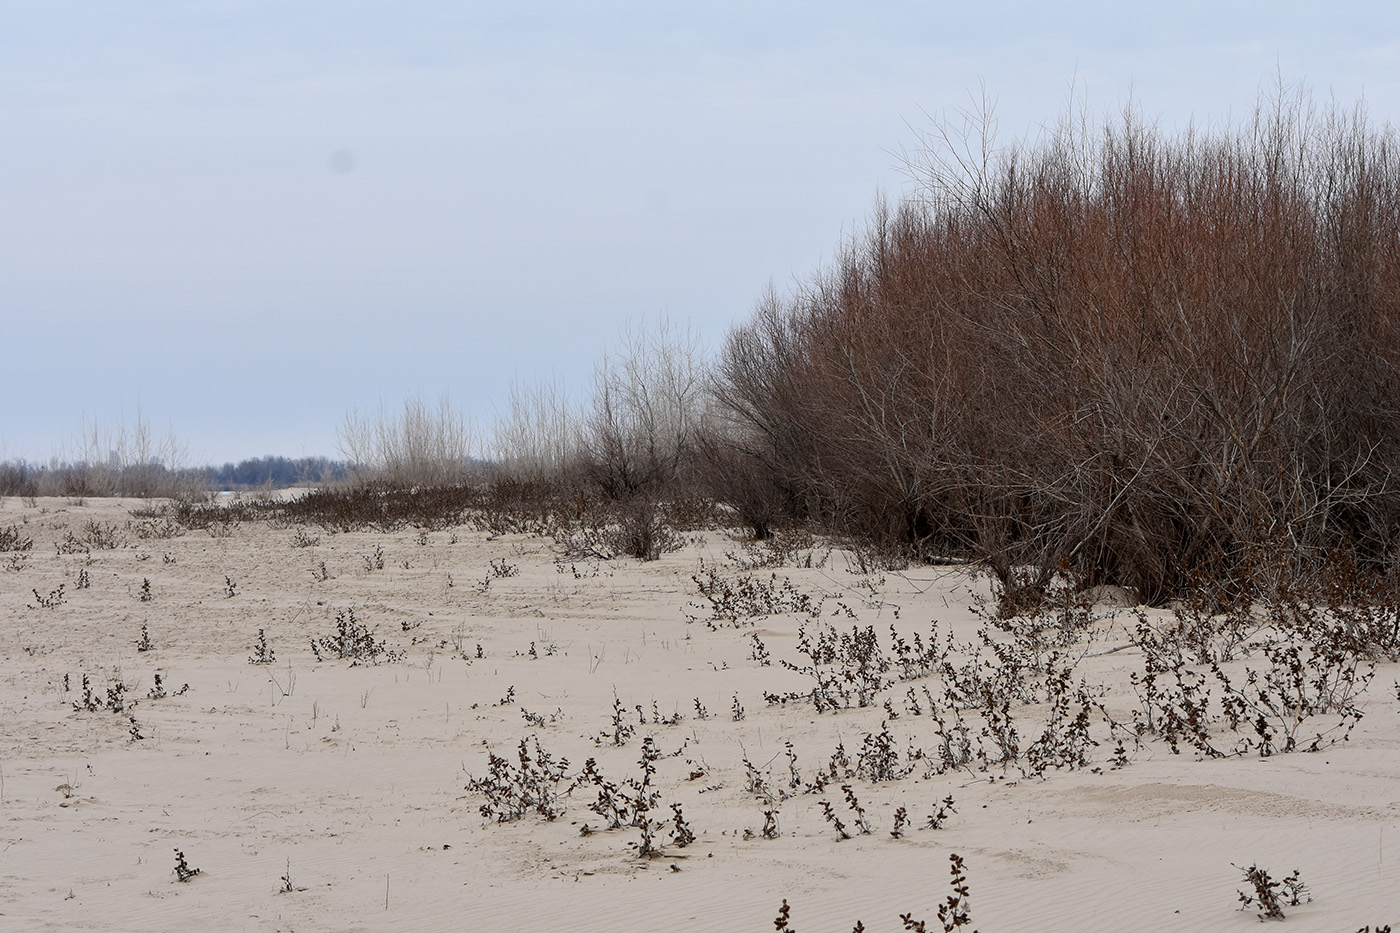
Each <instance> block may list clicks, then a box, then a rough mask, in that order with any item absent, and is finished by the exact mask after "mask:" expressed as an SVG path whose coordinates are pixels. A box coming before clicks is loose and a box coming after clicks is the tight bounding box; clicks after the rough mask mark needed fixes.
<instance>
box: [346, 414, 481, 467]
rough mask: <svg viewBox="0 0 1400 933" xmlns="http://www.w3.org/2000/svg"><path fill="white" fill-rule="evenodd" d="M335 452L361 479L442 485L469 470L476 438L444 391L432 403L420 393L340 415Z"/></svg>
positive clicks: (472, 462) (463, 416)
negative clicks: (395, 404) (393, 405)
mask: <svg viewBox="0 0 1400 933" xmlns="http://www.w3.org/2000/svg"><path fill="white" fill-rule="evenodd" d="M337 439H338V442H339V446H340V452H341V454H342V455H343V456H344V457H345V459H346V460H347V461H349V464H350V468H351V470H352V471H354V472H355V473H356V474H357V475H358V476H359V477H360V478H361V479H362V480H371V479H372V480H375V481H379V482H389V483H394V484H398V485H408V486H444V485H451V484H454V483H461V482H463V481H465V480H466V479H468V478H469V477H471V476H473V474H474V472H475V470H474V465H475V462H474V460H473V455H474V454H475V453H476V450H475V443H476V439H475V436H474V435H473V432H472V426H471V421H470V419H469V418H468V417H467V416H466V415H465V414H463V413H462V412H461V411H460V410H458V409H457V408H456V406H454V405H453V404H452V401H451V399H449V398H448V397H447V396H446V395H444V396H442V397H440V398H439V399H438V403H437V406H436V408H433V407H431V406H429V405H428V403H427V402H425V401H424V400H423V399H422V398H418V397H412V398H408V399H405V400H404V403H403V410H402V411H401V412H398V413H394V412H391V411H389V410H388V409H386V408H385V407H384V406H383V405H382V404H381V405H380V407H379V411H378V412H376V413H374V414H372V415H367V414H361V413H360V412H358V411H352V412H350V413H349V414H347V415H346V416H345V423H344V424H343V425H342V426H341V428H340V430H339V432H338V435H337Z"/></svg>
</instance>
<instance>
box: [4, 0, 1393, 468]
mask: <svg viewBox="0 0 1400 933" xmlns="http://www.w3.org/2000/svg"><path fill="white" fill-rule="evenodd" d="M1279 72H1281V73H1282V74H1283V76H1284V77H1285V78H1286V79H1289V80H1301V81H1304V82H1306V83H1307V84H1308V85H1310V86H1311V87H1312V88H1313V90H1314V92H1315V95H1316V97H1317V98H1318V99H1319V100H1322V99H1325V98H1326V97H1327V96H1328V95H1329V94H1334V95H1335V96H1336V97H1337V98H1339V99H1340V100H1341V101H1343V102H1348V103H1349V102H1352V101H1355V100H1356V99H1358V98H1359V97H1361V96H1363V95H1364V96H1365V98H1366V100H1367V101H1368V104H1369V108H1370V110H1371V113H1372V116H1373V118H1374V119H1375V120H1376V122H1378V123H1379V122H1384V121H1385V120H1388V119H1394V118H1396V117H1397V116H1400V14H1397V13H1396V12H1395V8H1394V6H1393V5H1392V4H1382V3H1340V4H1333V5H1332V6H1331V8H1330V9H1328V10H1324V9H1323V7H1322V5H1320V4H1316V3H1307V4H1303V3H1278V2H1274V3H1229V2H1214V3H1194V2H1193V3H1178V4H1174V5H1168V4H1153V5H1151V6H1148V5H1145V4H1144V5H1134V4H1123V3H1081V4H1059V5H1053V7H1052V5H1048V4H1044V3H1039V2H1037V3H1025V4H1012V3H983V4H960V5H956V6H955V5H952V4H943V3H879V2H873V3H866V4H863V5H860V6H859V7H857V5H855V4H852V3H849V2H843V3H822V2H810V0H808V2H792V3H787V2H784V3H763V2H760V0H752V2H746V3H706V4H703V5H699V4H696V5H686V6H682V5H679V4H668V3H662V2H655V0H653V2H647V3H624V2H614V3H585V2H576V3H558V4H544V3H539V4H507V3H493V4H489V5H487V4H476V3H470V2H467V3H462V2H457V3H446V2H444V3H427V2H399V3H393V4H390V3H365V2H349V0H335V2H295V0H279V2H258V0H222V2H219V0H209V2H157V0H141V2H112V0H93V2H63V0H44V2H41V3H40V2H23V3H18V2H9V0H0V315H2V316H3V317H2V318H0V319H2V320H3V327H0V347H3V359H4V371H5V373H6V374H7V375H8V376H9V378H8V379H6V389H7V392H6V396H7V397H6V400H5V402H4V403H3V407H0V459H3V458H6V457H27V458H31V459H40V460H42V459H47V458H48V457H49V456H50V455H52V454H53V453H55V452H57V451H58V450H59V449H60V447H61V445H62V443H63V441H64V438H65V436H67V435H70V434H72V433H73V432H75V431H76V429H77V427H78V425H79V422H80V420H81V419H82V418H83V417H84V416H86V417H87V418H89V419H94V418H95V419H97V420H98V421H104V422H112V421H116V420H119V419H121V418H123V417H126V418H128V419H129V418H130V417H131V416H132V415H133V414H134V413H135V411H136V409H137V407H138V406H139V407H140V409H141V410H142V411H143V412H144V414H145V416H146V417H147V418H148V419H150V420H151V421H153V422H154V423H155V424H156V425H157V426H158V427H160V428H161V429H162V430H164V429H165V428H167V427H169V428H171V429H173V431H174V433H175V434H177V435H178V436H180V437H182V438H184V439H185V440H186V441H187V442H188V443H189V446H190V449H191V453H192V459H193V460H195V461H196V462H222V461H224V460H236V459H241V458H243V457H248V456H256V455H261V454H268V453H278V454H285V455H288V456H301V455H304V454H327V455H334V454H335V429H336V426H337V425H338V424H339V423H340V422H341V421H342V419H343V417H344V415H345V412H346V411H347V410H348V409H350V408H353V407H358V408H360V409H362V410H363V409H366V408H373V407H375V406H376V405H377V404H378V403H379V401H380V399H383V400H384V401H385V402H387V403H388V404H390V405H397V404H398V403H399V402H400V401H401V400H402V399H403V398H404V397H405V396H406V395H409V394H422V395H425V396H428V397H430V398H436V397H437V396H438V395H439V394H440V393H442V392H444V391H447V392H450V393H451V395H452V397H453V398H454V400H456V401H457V402H458V403H459V404H460V405H461V406H462V407H463V408H466V409H469V410H470V411H471V412H472V413H473V415H474V416H475V418H476V419H477V420H478V421H480V422H489V421H490V419H491V418H492V416H493V412H494V407H493V406H496V405H500V404H503V402H504V399H505V396H506V390H507V387H508V385H509V384H510V382H511V380H512V379H514V378H519V379H521V380H525V381H530V380H533V379H536V378H540V377H546V378H547V377H549V376H551V375H555V376H558V377H559V378H561V379H562V380H564V381H565V382H567V383H569V384H572V385H575V386H580V387H581V386H583V385H584V384H585V383H586V381H587V377H588V373H589V371H590V369H591V367H592V365H593V361H594V360H595V359H596V358H597V356H598V355H599V353H600V352H601V351H602V350H603V349H604V347H605V345H606V344H607V342H608V341H609V340H611V339H614V338H615V337H616V335H617V334H618V332H619V330H620V328H621V327H622V325H623V324H624V322H626V321H627V320H628V319H632V320H636V319H639V318H642V317H644V316H647V317H654V316H656V315H658V314H663V313H664V314H669V315H670V316H671V317H672V318H673V319H675V320H678V321H689V322H691V323H692V324H693V325H694V326H695V327H696V328H697V329H698V330H699V331H700V332H701V333H702V334H703V335H704V336H705V337H707V338H708V339H710V340H711V341H713V342H716V343H717V342H718V341H719V340H720V339H721V338H722V336H723V334H724V332H725V330H726V329H727V327H728V326H729V325H730V324H731V323H732V322H734V321H737V320H741V319H743V318H744V317H745V316H746V315H747V313H748V312H749V310H750V308H751V307H752V305H753V302H754V300H755V299H756V298H757V297H758V296H759V294H760V293H761V292H762V290H763V289H764V288H765V287H766V285H767V284H768V283H769V282H770V281H772V282H773V283H775V284H776V285H777V286H778V287H779V289H783V288H786V287H788V286H789V285H791V284H792V283H793V282H794V281H795V280H798V279H802V278H804V277H806V276H808V275H809V274H810V273H812V272H813V271H814V270H815V269H817V268H818V267H819V266H820V265H821V264H822V263H823V262H824V261H825V260H828V259H830V258H831V256H832V255H833V253H834V251H835V250H836V248H837V247H838V245H839V243H840V242H841V239H842V237H843V236H844V235H849V234H850V233H851V232H852V231H854V230H856V229H858V228H859V226H860V225H861V224H862V223H863V220H864V218H865V216H866V214H867V212H868V211H869V209H870V207H871V205H872V204H873V202H874V199H875V197H876V195H877V193H878V192H879V191H881V190H884V191H887V192H888V193H890V194H891V195H895V196H897V195H898V194H899V193H900V192H901V191H902V190H904V186H905V185H906V181H905V179H904V177H903V175H902V174H901V172H900V166H899V160H898V157H897V156H896V155H895V153H896V152H898V151H899V150H900V149H901V147H906V146H911V145H913V144H914V143H915V142H916V133H917V131H918V130H919V129H920V128H921V127H924V126H926V125H927V117H926V116H925V114H926V113H931V114H938V113H940V112H944V111H946V110H947V109H949V108H956V107H960V106H965V105H967V104H968V103H969V102H970V100H971V99H972V98H973V97H975V96H976V95H978V94H979V93H980V91H979V88H980V87H982V86H985V87H986V90H987V92H988V94H989V95H990V96H991V97H993V98H994V99H995V100H996V102H997V115H998V117H999V122H1000V126H1001V129H1002V131H1003V133H1004V134H1005V135H1007V136H1021V135H1024V134H1026V133H1028V132H1033V131H1034V129H1035V127H1036V125H1037V124H1038V123H1040V122H1053V120H1054V119H1055V118H1056V116H1057V115H1058V114H1059V112H1060V111H1061V110H1062V109H1063V107H1064V104H1065V101H1066V99H1067V97H1068V94H1069V89H1070V84H1071V81H1074V82H1076V85H1077V88H1078V89H1079V91H1080V92H1082V93H1084V94H1087V99H1088V104H1089V108H1090V110H1091V111H1094V112H1102V111H1116V110H1118V109H1119V108H1120V107H1121V106H1122V105H1123V103H1124V102H1125V101H1126V100H1127V99H1128V97H1129V95H1131V96H1132V98H1133V99H1134V100H1135V101H1136V102H1137V103H1138V104H1139V106H1140V108H1141V109H1142V111H1143V112H1144V113H1145V114H1146V115H1148V116H1149V117H1153V118H1158V119H1160V120H1161V121H1162V122H1163V124H1164V125H1166V126H1168V127H1170V126H1177V125H1181V124H1183V123H1184V122H1185V121H1186V120H1188V119H1190V118H1191V117H1192V116H1194V117H1195V118H1196V120H1197V122H1198V123H1211V122H1214V123H1219V122H1222V121H1223V120H1225V119H1228V118H1229V117H1230V116H1231V115H1234V116H1236V117H1239V116H1242V115H1246V114H1248V112H1249V111H1250V110H1251V109H1252V107H1253V104H1254V101H1255V98H1256V96H1257V94H1258V92H1259V90H1260V88H1261V86H1267V85H1268V84H1269V83H1270V82H1272V81H1273V80H1274V78H1275V76H1276V74H1277V73H1279Z"/></svg>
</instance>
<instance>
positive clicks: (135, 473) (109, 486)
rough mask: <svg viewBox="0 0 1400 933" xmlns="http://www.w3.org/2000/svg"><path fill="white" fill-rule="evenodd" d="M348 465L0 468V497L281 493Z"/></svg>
mask: <svg viewBox="0 0 1400 933" xmlns="http://www.w3.org/2000/svg"><path fill="white" fill-rule="evenodd" d="M349 472H350V468H349V466H348V465H347V464H346V463H345V462H344V461H340V460H330V459H328V458H326V457H298V458H295V459H293V458H291V457H275V456H268V457H253V458H250V459H248V460H240V461H239V462H238V463H225V464H224V465H223V466H218V467H213V466H210V467H170V466H167V465H165V464H164V463H161V462H159V461H151V462H138V463H112V462H107V463H92V462H89V461H86V460H78V461H76V462H66V461H54V462H50V463H47V464H40V463H31V462H29V461H27V460H7V461H5V462H3V463H0V496H171V497H176V498H180V497H184V496H194V495H199V494H202V493H204V492H208V491H209V490H214V489H243V490H247V489H268V488H271V489H283V488H286V487H288V486H300V485H309V486H315V485H321V484H324V483H334V482H339V481H341V480H344V479H345V478H346V477H347V476H348V475H349Z"/></svg>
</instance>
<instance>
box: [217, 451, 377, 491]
mask: <svg viewBox="0 0 1400 933" xmlns="http://www.w3.org/2000/svg"><path fill="white" fill-rule="evenodd" d="M349 470H350V467H349V465H348V464H346V463H345V462H344V461H343V460H331V459H329V458H327V457H298V458H296V459H292V458H290V457H272V456H268V457H252V458H250V459H248V460H240V461H238V462H237V463H225V464H224V465H223V466H220V467H208V468H206V470H205V471H204V472H205V474H206V475H207V476H208V483H209V485H210V486H216V487H218V488H220V489H253V488H261V487H267V486H270V487H272V488H274V489H282V488H285V487H287V486H302V485H311V486H314V485H319V484H321V483H334V482H339V481H340V480H343V479H345V478H346V476H347V475H348V474H349Z"/></svg>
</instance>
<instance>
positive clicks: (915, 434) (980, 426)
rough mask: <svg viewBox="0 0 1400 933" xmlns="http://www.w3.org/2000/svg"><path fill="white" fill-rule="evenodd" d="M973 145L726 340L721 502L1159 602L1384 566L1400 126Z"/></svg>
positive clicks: (1271, 110) (1391, 511)
mask: <svg viewBox="0 0 1400 933" xmlns="http://www.w3.org/2000/svg"><path fill="white" fill-rule="evenodd" d="M985 125H986V124H985V123H984V124H983V127H985ZM977 129H978V127H976V126H975V125H974V127H973V131H972V132H967V133H962V134H959V133H955V132H952V131H950V130H948V129H947V128H936V129H935V130H934V131H933V132H932V133H931V134H930V135H929V137H928V138H927V139H926V143H927V145H926V147H925V148H924V149H923V150H921V151H920V152H919V153H917V154H916V155H915V156H914V157H913V158H912V159H911V160H910V168H911V171H912V172H913V173H914V175H915V176H916V178H917V179H918V181H919V182H920V183H921V188H920V191H919V195H918V197H916V198H912V199H910V200H908V201H906V202H905V203H903V204H901V205H898V206H897V207H894V208H890V207H887V206H881V207H880V208H878V209H877V211H876V213H875V215H874V217H873V219H872V222H871V224H870V228H869V230H868V231H867V232H866V233H865V235H864V236H863V237H862V238H861V239H860V240H858V241H856V242H854V243H852V244H850V245H849V246H848V247H847V248H846V249H845V251H844V252H843V253H842V255H841V258H840V260H839V261H838V262H837V263H836V264H835V266H834V268H831V269H829V270H827V271H826V272H825V273H824V274H823V275H821V276H820V277H819V278H817V279H816V280H815V281H813V282H811V283H809V284H808V286H807V287H805V288H803V289H801V290H799V291H798V292H796V293H795V294H793V295H791V296H789V297H786V298H780V297H778V296H777V295H772V294H770V295H769V296H767V297H766V298H765V299H764V300H763V301H762V302H761V303H760V305H759V307H758V309H757V311H756V313H755V315H754V316H753V318H752V320H751V321H750V322H749V323H748V324H747V325H746V326H744V327H742V328H739V329H738V330H736V331H734V332H733V333H731V335H730V337H729V339H728V343H727V345H726V347H725V350H724V352H723V354H722V356H721V359H720V362H719V366H718V382H719V384H718V388H717V395H718V398H719V400H720V402H721V404H722V405H723V407H724V409H725V412H726V414H727V423H726V429H725V431H724V432H722V434H721V437H722V438H723V446H725V447H726V451H725V452H724V453H723V454H721V455H718V456H716V457H714V458H713V459H712V462H714V463H717V464H719V465H720V469H721V473H722V475H721V477H720V482H718V483H717V484H716V487H717V488H718V489H719V491H720V493H721V494H722V497H723V498H724V499H725V501H727V502H730V503H731V504H733V505H734V507H735V508H738V509H739V510H740V511H741V513H743V512H744V511H745V509H746V508H747V503H749V502H752V501H755V500H757V501H769V502H771V501H773V500H774V499H775V498H778V497H774V496H772V495H771V490H776V489H783V490H787V494H786V495H785V496H783V497H781V498H779V499H778V501H782V502H783V503H784V509H785V510H786V511H787V513H788V514H789V515H792V516H794V517H801V518H810V519H813V520H816V521H818V522H820V523H822V524H824V525H825V526H826V527H828V528H829V529H831V530H834V531H837V532H839V533H849V534H856V535H860V536H863V537H866V538H868V539H875V540H885V541H891V542H895V543H897V544H900V545H902V546H906V547H909V548H911V549H912V550H914V551H915V552H917V553H919V554H922V555H925V556H928V555H965V556H973V557H977V558H980V559H982V560H984V561H986V562H987V564H988V566H990V567H991V569H992V570H993V571H995V572H996V574H997V575H998V576H999V577H1000V578H1001V580H1002V582H1003V583H1005V584H1008V585H1014V586H1017V587H1026V586H1030V587H1031V588H1032V589H1034V588H1036V587H1041V588H1043V587H1044V586H1046V585H1047V584H1048V583H1049V581H1050V579H1051V576H1052V571H1053V570H1055V569H1057V568H1060V567H1068V568H1069V569H1072V570H1074V571H1075V572H1077V573H1078V574H1079V575H1080V576H1081V577H1082V578H1083V579H1084V580H1085V581H1086V582H1087V584H1089V585H1094V584H1103V583H1110V584H1121V585H1126V586H1130V587H1133V588H1135V589H1136V590H1137V592H1138V593H1139V594H1140V596H1141V598H1143V599H1144V600H1146V601H1150V602H1160V601H1163V600H1165V599H1167V598H1170V597H1171V596H1174V595H1177V594H1179V593H1181V592H1182V591H1183V590H1184V588H1185V586H1186V584H1187V581H1188V580H1189V579H1190V578H1191V577H1192V575H1194V574H1202V573H1203V574H1205V575H1207V576H1210V577H1214V578H1231V577H1235V576H1238V575H1240V574H1241V573H1242V571H1243V570H1244V569H1245V565H1246V563H1247V560H1246V558H1247V555H1248V554H1249V553H1250V551H1251V549H1254V548H1257V547H1259V546H1262V545H1263V544H1265V543H1268V542H1274V541H1281V542H1284V543H1285V545H1286V546H1287V547H1290V548H1293V549H1296V550H1298V551H1300V552H1302V553H1312V552H1314V551H1315V550H1316V549H1336V548H1346V549H1348V550H1350V551H1352V552H1353V553H1354V554H1355V555H1356V557H1357V559H1358V560H1359V561H1360V562H1362V563H1363V564H1366V565H1380V564H1387V565H1388V562H1389V561H1390V555H1391V553H1392V551H1393V548H1394V545H1395V541H1396V529H1397V519H1400V509H1397V498H1396V497H1397V491H1396V490H1395V488H1394V484H1393V483H1388V482H1387V478H1388V477H1389V476H1390V474H1391V472H1392V470H1393V469H1394V468H1395V467H1397V466H1400V463H1397V454H1398V453H1400V431H1397V427H1396V422H1395V421H1394V419H1393V418H1391V417H1390V414H1389V413H1390V412H1393V411H1394V410H1396V407H1397V404H1400V380H1397V378H1396V377H1397V375H1400V373H1397V363H1400V330H1397V328H1398V327H1400V313H1397V312H1400V307H1397V304H1398V303H1400V158H1397V156H1400V148H1397V140H1396V138H1395V134H1394V132H1393V130H1391V129H1390V128H1389V127H1388V126H1387V127H1385V128H1382V129H1376V128H1374V127H1372V126H1371V125H1370V124H1369V123H1368V122H1367V119H1366V117H1365V114H1364V112H1363V111H1361V109H1360V108H1358V109H1357V110H1355V111H1350V112H1344V111H1341V110H1337V109H1333V110H1329V111H1327V112H1324V113H1318V112H1316V111H1315V110H1314V109H1313V107H1312V106H1311V104H1310V103H1309V101H1308V99H1307V97H1306V96H1305V95H1303V94H1301V93H1296V94H1287V93H1284V92H1283V90H1281V91H1280V93H1279V95H1278V97H1277V98H1276V99H1274V100H1271V101H1265V102H1261V105H1260V106H1259V108H1258V110H1257V112H1256V113H1255V115H1254V117H1253V119H1252V120H1251V121H1249V122H1248V123H1246V124H1245V125H1243V126H1239V127H1227V128H1224V129H1220V130H1213V131H1210V132H1198V131H1188V132H1185V133H1182V134H1179V135H1176V136H1168V135H1166V134H1164V133H1163V132H1162V131H1160V130H1159V129H1157V128H1156V127H1154V126H1152V125H1150V124H1147V123H1145V122H1144V121H1142V120H1141V119H1140V117H1138V116H1137V115H1136V114H1135V113H1133V112H1131V111H1130V112H1126V113H1124V114H1123V115H1122V116H1121V117H1120V118H1118V119H1117V120H1110V121H1106V122H1104V123H1103V124H1102V125H1093V124H1091V123H1090V122H1089V121H1087V120H1084V119H1080V118H1074V115H1073V114H1071V115H1070V116H1069V117H1067V118H1066V119H1064V120H1063V121H1062V122H1061V124H1060V126H1059V128H1058V129H1057V130H1055V131H1052V132H1050V133H1048V134H1047V135H1046V136H1044V137H1043V138H1042V139H1041V140H1039V141H1037V142H1035V143H1034V144H1022V145H1017V146H1012V147H1009V148H1005V149H999V150H998V149H994V148H993V147H992V145H991V142H990V138H989V136H988V135H987V134H985V133H982V134H981V135H979V133H978V132H977ZM726 458H727V459H726ZM726 464H730V465H731V466H730V468H727V469H726V468H725V465H726ZM726 486H727V488H726ZM746 517H747V516H746ZM752 524H753V526H754V529H755V531H756V532H759V533H761V532H762V529H763V528H764V527H765V526H766V525H769V524H771V519H770V518H769V517H767V516H764V515H759V516H758V520H757V521H753V522H752Z"/></svg>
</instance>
